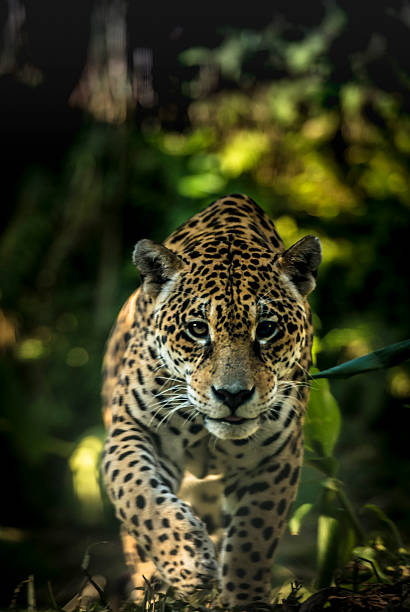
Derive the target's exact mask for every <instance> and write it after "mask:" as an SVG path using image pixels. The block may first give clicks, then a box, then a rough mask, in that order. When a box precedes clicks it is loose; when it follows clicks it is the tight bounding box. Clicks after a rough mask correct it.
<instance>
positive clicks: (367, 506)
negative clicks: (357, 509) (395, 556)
mask: <svg viewBox="0 0 410 612" xmlns="http://www.w3.org/2000/svg"><path fill="white" fill-rule="evenodd" d="M363 510H370V511H371V512H373V513H374V514H376V516H377V517H378V518H379V519H380V520H381V521H383V523H386V525H388V527H389V528H390V531H391V532H392V534H393V537H394V539H395V541H396V546H397V548H398V549H402V548H404V545H403V540H402V538H401V535H400V532H399V530H398V529H397V527H396V525H395V524H394V523H393V521H392V520H391V519H390V518H389V517H388V516H387V515H386V514H385V513H384V512H383V510H382V509H381V508H379V506H376V505H375V504H365V505H364V506H363Z"/></svg>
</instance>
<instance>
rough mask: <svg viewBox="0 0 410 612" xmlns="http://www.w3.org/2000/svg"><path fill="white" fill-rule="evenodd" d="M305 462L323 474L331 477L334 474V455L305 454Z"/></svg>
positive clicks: (335, 464) (335, 465)
mask: <svg viewBox="0 0 410 612" xmlns="http://www.w3.org/2000/svg"><path fill="white" fill-rule="evenodd" d="M305 464H306V465H310V466H311V467H314V468H315V469H316V470H319V472H321V473H322V474H324V475H325V476H329V477H332V476H334V475H335V474H336V471H337V467H338V462H337V461H336V459H335V458H334V457H317V456H313V457H312V456H307V457H306V458H305Z"/></svg>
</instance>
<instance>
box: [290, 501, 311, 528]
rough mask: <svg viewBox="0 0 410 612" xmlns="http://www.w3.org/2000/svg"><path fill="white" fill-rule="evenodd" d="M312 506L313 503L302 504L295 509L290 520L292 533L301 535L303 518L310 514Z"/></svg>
mask: <svg viewBox="0 0 410 612" xmlns="http://www.w3.org/2000/svg"><path fill="white" fill-rule="evenodd" d="M312 508H313V504H301V505H300V506H299V508H297V509H296V510H295V512H294V513H293V516H292V518H291V519H290V521H289V531H290V533H291V534H292V535H299V531H300V528H301V526H302V522H303V519H304V518H305V516H307V515H308V514H309V512H310V511H311V510H312Z"/></svg>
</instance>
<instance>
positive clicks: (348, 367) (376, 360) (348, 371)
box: [312, 340, 410, 378]
mask: <svg viewBox="0 0 410 612" xmlns="http://www.w3.org/2000/svg"><path fill="white" fill-rule="evenodd" d="M408 359H410V340H403V341H402V342H396V343H395V344H389V346H385V347H384V348H382V349H378V350H377V351H373V352H372V353H368V354H367V355H363V357H358V358H357V359H352V360H351V361H346V362H345V363H342V364H341V365H339V366H336V367H334V368H329V369H328V370H323V371H322V372H316V373H314V374H312V378H349V376H354V375H355V374H363V373H364V372H371V371H373V370H381V369H382V368H391V367H392V366H395V365H397V364H399V363H402V362H403V361H407V360H408Z"/></svg>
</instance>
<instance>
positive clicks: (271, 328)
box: [256, 321, 278, 340]
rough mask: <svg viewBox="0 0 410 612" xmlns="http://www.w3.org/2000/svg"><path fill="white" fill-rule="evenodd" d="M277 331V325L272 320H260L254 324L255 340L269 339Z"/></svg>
mask: <svg viewBox="0 0 410 612" xmlns="http://www.w3.org/2000/svg"><path fill="white" fill-rule="evenodd" d="M277 333H278V327H277V325H276V323H274V322H273V321H261V322H260V323H258V325H257V326H256V339H257V340H270V339H271V338H273V337H274V336H276V334H277Z"/></svg>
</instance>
